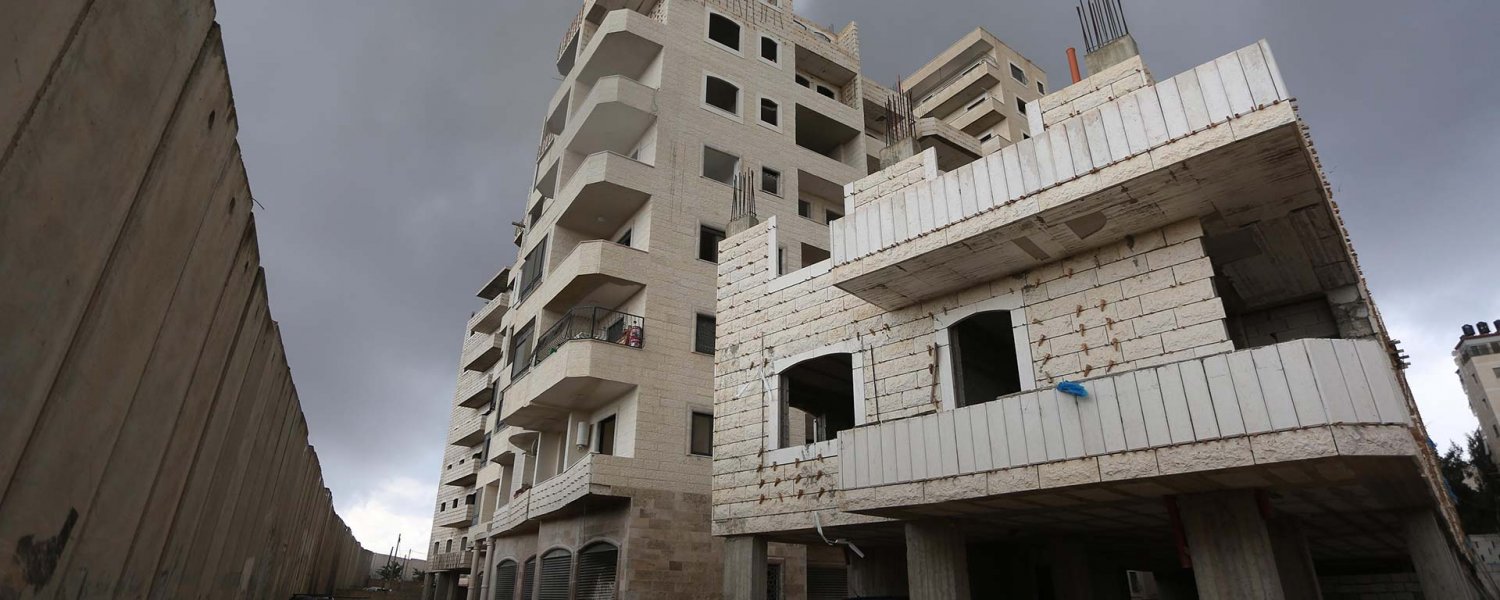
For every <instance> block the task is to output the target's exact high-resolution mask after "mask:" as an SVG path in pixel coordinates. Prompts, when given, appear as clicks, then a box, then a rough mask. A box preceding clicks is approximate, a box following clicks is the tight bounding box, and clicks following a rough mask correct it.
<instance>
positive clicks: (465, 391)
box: [455, 371, 495, 408]
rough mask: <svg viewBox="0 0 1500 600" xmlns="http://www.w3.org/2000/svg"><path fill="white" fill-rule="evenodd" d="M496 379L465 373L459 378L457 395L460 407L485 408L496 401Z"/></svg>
mask: <svg viewBox="0 0 1500 600" xmlns="http://www.w3.org/2000/svg"><path fill="white" fill-rule="evenodd" d="M494 385H495V378H494V376H492V375H488V374H485V373H479V372H475V371H464V373H463V374H462V375H459V376H458V390H457V392H456V393H455V396H456V399H457V401H458V405H459V406H462V407H464V408H484V405H486V404H489V403H490V400H492V399H494V397H495V394H494Z"/></svg>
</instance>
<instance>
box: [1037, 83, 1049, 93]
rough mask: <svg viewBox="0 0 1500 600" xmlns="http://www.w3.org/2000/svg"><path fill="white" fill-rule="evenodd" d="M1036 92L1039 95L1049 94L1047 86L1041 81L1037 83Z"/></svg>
mask: <svg viewBox="0 0 1500 600" xmlns="http://www.w3.org/2000/svg"><path fill="white" fill-rule="evenodd" d="M1036 91H1037V93H1038V94H1045V93H1047V84H1045V83H1042V82H1040V81H1038V82H1036Z"/></svg>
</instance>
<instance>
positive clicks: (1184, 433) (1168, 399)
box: [1137, 364, 1196, 444]
mask: <svg viewBox="0 0 1500 600" xmlns="http://www.w3.org/2000/svg"><path fill="white" fill-rule="evenodd" d="M1156 377H1157V380H1158V381H1159V382H1160V384H1161V387H1160V388H1159V393H1160V394H1161V403H1162V406H1163V407H1164V408H1165V409H1166V413H1167V429H1168V430H1169V431H1170V432H1171V437H1172V443H1174V444H1182V443H1186V442H1191V441H1194V440H1195V439H1196V438H1195V437H1194V433H1193V431H1194V430H1193V411H1192V410H1190V409H1189V408H1188V400H1187V394H1186V393H1185V392H1184V391H1183V387H1182V371H1181V370H1180V369H1179V368H1178V366H1177V365H1175V364H1172V365H1165V366H1162V367H1158V368H1157V369H1156ZM1137 381H1139V379H1138V380H1137ZM1144 396H1145V390H1142V397H1143V398H1144Z"/></svg>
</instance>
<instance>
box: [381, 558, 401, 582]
mask: <svg viewBox="0 0 1500 600" xmlns="http://www.w3.org/2000/svg"><path fill="white" fill-rule="evenodd" d="M405 571H406V569H404V568H402V567H401V563H399V562H396V561H394V560H392V561H390V562H387V563H385V566H383V567H380V570H378V571H375V576H376V577H379V578H380V580H381V581H401V576H402V575H404V574H405Z"/></svg>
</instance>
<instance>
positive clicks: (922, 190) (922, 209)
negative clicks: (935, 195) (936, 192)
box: [912, 182, 937, 233]
mask: <svg viewBox="0 0 1500 600" xmlns="http://www.w3.org/2000/svg"><path fill="white" fill-rule="evenodd" d="M912 187H914V188H916V190H917V217H918V220H919V227H918V228H917V230H918V231H921V232H922V233H927V232H929V231H932V230H933V229H934V228H935V227H937V224H936V221H937V215H936V214H935V213H936V212H937V209H935V208H933V201H932V185H931V183H929V182H923V183H918V184H917V185H915V186H912Z"/></svg>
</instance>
